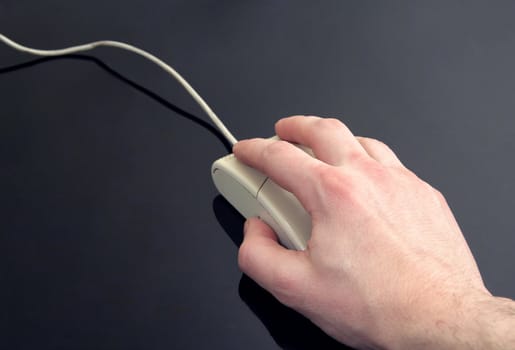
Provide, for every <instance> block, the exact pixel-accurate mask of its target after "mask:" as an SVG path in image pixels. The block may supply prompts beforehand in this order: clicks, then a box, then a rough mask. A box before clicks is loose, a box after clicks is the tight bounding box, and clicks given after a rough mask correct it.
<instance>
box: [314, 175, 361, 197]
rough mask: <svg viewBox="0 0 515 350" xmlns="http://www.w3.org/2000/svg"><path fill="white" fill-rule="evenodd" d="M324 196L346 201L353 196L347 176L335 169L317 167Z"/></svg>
mask: <svg viewBox="0 0 515 350" xmlns="http://www.w3.org/2000/svg"><path fill="white" fill-rule="evenodd" d="M316 174H317V177H318V179H319V184H320V186H321V191H319V192H320V193H321V194H322V195H323V196H324V197H326V198H328V199H330V198H334V199H338V200H345V201H348V200H350V199H352V198H353V197H354V191H353V186H352V183H351V180H350V178H349V177H347V176H346V175H345V174H342V173H341V172H340V171H338V170H337V169H333V168H330V167H319V168H317V170H316Z"/></svg>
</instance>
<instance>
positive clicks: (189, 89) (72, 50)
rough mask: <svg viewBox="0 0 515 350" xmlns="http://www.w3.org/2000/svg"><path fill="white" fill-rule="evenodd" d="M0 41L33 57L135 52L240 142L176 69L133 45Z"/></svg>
mask: <svg viewBox="0 0 515 350" xmlns="http://www.w3.org/2000/svg"><path fill="white" fill-rule="evenodd" d="M0 41H2V42H4V43H5V44H6V45H8V46H10V47H12V48H13V49H15V50H18V51H21V52H25V53H29V54H32V55H36V56H63V55H69V54H74V53H77V52H83V51H89V50H93V49H94V48H96V47H99V46H108V47H115V48H118V49H122V50H126V51H131V52H133V53H135V54H137V55H139V56H142V57H144V58H146V59H147V60H149V61H151V62H153V63H155V64H157V65H158V66H159V67H161V68H162V69H163V70H164V71H166V72H167V73H168V74H170V75H171V76H172V77H174V78H175V80H177V82H179V84H181V85H182V87H183V88H184V89H186V91H187V92H188V93H189V94H190V95H191V97H193V99H194V100H195V102H197V103H198V104H199V106H200V108H202V109H203V110H204V112H206V114H207V115H208V116H209V118H211V120H212V121H213V123H214V124H215V125H216V127H217V128H218V129H219V130H220V132H221V133H222V134H223V135H224V137H225V138H226V139H227V140H228V141H229V143H230V144H231V145H234V144H235V143H236V142H238V140H236V138H235V137H234V136H233V135H232V134H231V132H230V131H229V130H228V129H227V127H226V126H225V125H224V123H223V122H222V121H221V120H220V118H218V116H217V115H216V114H215V112H213V110H212V109H211V107H209V105H208V104H207V103H206V102H205V101H204V99H202V97H200V95H199V94H198V93H197V92H196V91H195V89H193V87H192V86H191V85H190V84H189V83H188V82H187V81H186V79H184V78H183V77H182V76H181V75H180V74H179V73H177V71H176V70H175V69H173V68H172V67H170V66H169V65H168V64H166V63H165V62H164V61H163V60H161V59H159V58H157V57H156V56H154V55H152V54H150V53H148V52H146V51H144V50H142V49H139V48H137V47H135V46H132V45H129V44H126V43H122V42H119V41H112V40H102V41H95V42H91V43H87V44H83V45H78V46H72V47H68V48H64V49H58V50H37V49H33V48H30V47H26V46H23V45H20V44H18V43H16V42H14V41H13V40H11V39H9V38H8V37H6V36H5V35H3V34H1V33H0Z"/></svg>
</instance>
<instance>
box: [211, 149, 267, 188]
mask: <svg viewBox="0 0 515 350" xmlns="http://www.w3.org/2000/svg"><path fill="white" fill-rule="evenodd" d="M219 170H221V171H222V172H224V173H226V174H227V175H228V176H230V177H232V178H234V181H237V182H238V183H239V184H240V185H241V186H243V187H245V188H246V189H247V191H249V192H250V193H252V195H253V196H254V197H257V193H258V191H259V189H260V188H261V186H262V185H263V183H264V182H265V180H266V178H267V177H266V175H264V174H263V173H261V172H259V171H257V170H256V169H253V168H251V167H249V166H247V165H245V164H243V163H242V162H240V161H239V160H238V159H237V158H236V157H235V156H234V154H229V155H227V156H225V157H223V158H220V159H218V160H217V161H215V162H214V163H213V165H212V167H211V175H212V176H213V180H214V181H215V183H216V178H217V177H218V176H217V174H216V173H217V172H218V171H219ZM218 174H220V173H218ZM217 187H218V186H217Z"/></svg>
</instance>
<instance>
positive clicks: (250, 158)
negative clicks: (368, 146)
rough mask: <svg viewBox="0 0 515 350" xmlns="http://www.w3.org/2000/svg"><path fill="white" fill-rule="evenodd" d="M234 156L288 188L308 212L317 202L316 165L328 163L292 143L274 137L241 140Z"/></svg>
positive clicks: (235, 146)
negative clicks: (314, 201)
mask: <svg viewBox="0 0 515 350" xmlns="http://www.w3.org/2000/svg"><path fill="white" fill-rule="evenodd" d="M233 152H234V155H235V156H236V158H238V159H239V160H240V161H242V162H243V163H245V164H247V165H249V166H251V167H252V168H255V169H257V170H259V171H261V172H262V173H264V174H265V175H267V176H269V177H270V178H271V179H272V180H273V181H274V182H276V183H277V184H278V185H279V186H281V187H282V188H284V189H285V190H287V191H289V192H291V193H293V194H294V195H295V196H296V197H297V199H298V200H299V201H300V203H301V204H302V205H303V206H304V208H305V209H306V210H307V211H308V212H310V213H311V212H312V208H314V207H315V206H316V205H317V203H313V200H314V199H315V198H317V196H316V182H317V180H316V175H315V174H316V168H317V167H320V166H325V164H323V163H322V162H320V161H319V160H317V159H315V158H313V157H312V156H310V155H308V154H307V153H306V152H304V151H303V150H301V149H300V148H298V147H296V146H294V145H293V144H291V143H289V142H286V141H281V140H271V139H259V138H258V139H251V140H244V141H240V142H238V143H237V144H236V145H234V148H233Z"/></svg>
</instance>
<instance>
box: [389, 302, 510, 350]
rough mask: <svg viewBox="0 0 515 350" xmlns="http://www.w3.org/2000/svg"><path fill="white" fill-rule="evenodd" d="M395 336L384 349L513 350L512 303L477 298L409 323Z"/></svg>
mask: <svg viewBox="0 0 515 350" xmlns="http://www.w3.org/2000/svg"><path fill="white" fill-rule="evenodd" d="M454 306H456V305H454ZM421 317H423V316H421ZM398 335H399V336H398V337H396V338H392V342H391V343H390V344H385V345H386V346H385V347H384V348H386V349H415V348H416V349H439V350H441V349H453V350H456V349H482V350H483V349H484V350H489V349H495V350H502V349H515V301H513V300H511V299H507V298H499V297H493V296H489V297H484V298H481V299H476V300H475V303H463V304H462V305H460V307H458V308H449V309H448V310H439V311H438V312H436V313H434V314H433V315H432V316H431V317H427V318H426V319H425V320H424V321H421V322H412V323H411V324H410V325H407V326H406V327H405V328H404V330H403V331H400V332H399V333H398Z"/></svg>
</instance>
